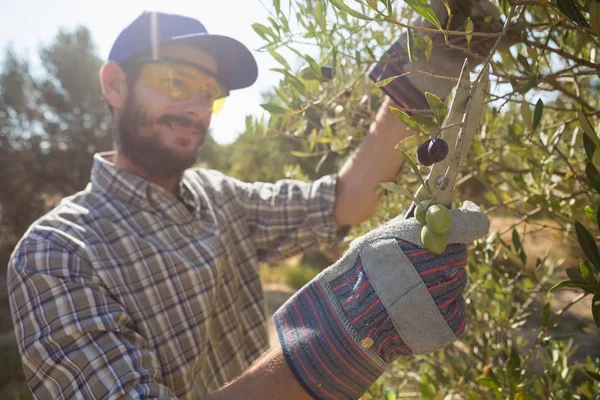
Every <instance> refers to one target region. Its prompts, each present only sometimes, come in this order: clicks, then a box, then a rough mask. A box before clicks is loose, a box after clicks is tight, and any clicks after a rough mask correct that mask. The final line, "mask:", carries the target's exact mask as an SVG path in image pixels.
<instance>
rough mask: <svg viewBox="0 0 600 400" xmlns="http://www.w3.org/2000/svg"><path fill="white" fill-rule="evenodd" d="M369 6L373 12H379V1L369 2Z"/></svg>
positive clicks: (370, 0)
mask: <svg viewBox="0 0 600 400" xmlns="http://www.w3.org/2000/svg"><path fill="white" fill-rule="evenodd" d="M367 4H368V5H369V7H371V8H372V9H373V10H375V11H377V0H367Z"/></svg>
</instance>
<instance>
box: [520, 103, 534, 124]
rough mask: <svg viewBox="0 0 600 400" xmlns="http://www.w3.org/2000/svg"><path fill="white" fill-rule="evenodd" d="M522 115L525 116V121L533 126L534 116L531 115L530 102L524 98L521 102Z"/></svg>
mask: <svg viewBox="0 0 600 400" xmlns="http://www.w3.org/2000/svg"><path fill="white" fill-rule="evenodd" d="M521 117H522V118H523V123H524V124H525V126H526V127H527V128H529V129H532V128H533V116H532V115H531V108H530V107H529V103H527V101H526V100H525V98H523V101H522V102H521Z"/></svg>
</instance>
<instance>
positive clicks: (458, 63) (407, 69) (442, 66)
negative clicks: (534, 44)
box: [369, 0, 523, 109]
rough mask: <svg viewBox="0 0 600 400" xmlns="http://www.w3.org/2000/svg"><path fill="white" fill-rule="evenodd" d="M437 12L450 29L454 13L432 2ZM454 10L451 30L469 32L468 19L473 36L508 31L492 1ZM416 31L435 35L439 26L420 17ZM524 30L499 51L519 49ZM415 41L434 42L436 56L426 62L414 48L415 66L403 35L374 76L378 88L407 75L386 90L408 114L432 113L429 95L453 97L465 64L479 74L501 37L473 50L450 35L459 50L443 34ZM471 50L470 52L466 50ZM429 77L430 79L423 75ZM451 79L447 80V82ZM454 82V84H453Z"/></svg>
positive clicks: (454, 4) (453, 5)
mask: <svg viewBox="0 0 600 400" xmlns="http://www.w3.org/2000/svg"><path fill="white" fill-rule="evenodd" d="M428 2H429V3H430V5H431V8H432V10H433V12H434V13H435V15H436V17H437V19H438V20H439V22H440V24H441V26H442V27H444V28H446V26H447V23H448V11H447V10H446V6H445V5H444V2H442V1H441V0H429V1H428ZM446 2H447V4H448V6H449V7H450V9H451V10H452V16H453V18H452V20H451V22H450V30H452V31H464V30H465V22H466V19H467V18H471V20H472V22H473V31H474V32H478V33H500V32H501V31H502V28H503V24H504V23H503V22H502V19H501V15H500V12H499V11H498V7H496V5H495V4H493V3H492V2H491V1H490V0H447V1H446ZM410 25H411V26H414V27H417V28H430V29H435V26H434V25H433V24H431V23H430V22H428V21H427V20H426V19H425V18H423V17H421V16H418V15H417V16H416V17H415V18H414V19H413V20H412V21H411V22H410ZM522 29H523V27H522V25H520V24H518V23H514V24H511V25H510V28H509V29H508V32H507V35H505V36H504V37H503V38H502V39H501V42H500V43H499V46H498V50H501V49H506V48H508V47H510V46H511V45H513V44H514V43H516V42H517V41H518V39H519V37H520V35H521V31H522ZM413 34H414V35H415V36H421V37H424V36H428V37H429V38H430V39H431V46H432V48H431V52H430V55H429V60H428V61H427V62H426V57H425V54H424V53H423V52H422V51H420V50H419V47H418V46H414V50H413V54H414V55H415V57H416V59H415V60H413V62H409V58H408V55H407V53H406V52H405V50H404V49H405V48H407V45H406V40H407V37H406V34H403V35H402V36H401V37H400V39H399V40H397V41H396V42H395V43H394V44H393V45H392V46H391V47H390V48H389V49H388V50H387V51H386V52H385V53H384V55H383V56H382V57H381V59H380V60H379V62H378V63H377V64H376V65H375V66H374V68H373V69H372V70H371V72H370V73H369V77H370V78H371V80H373V81H375V82H379V81H382V80H384V79H387V78H390V77H393V76H398V75H402V74H405V73H406V75H403V76H402V77H400V78H397V79H395V80H393V81H392V82H391V83H389V84H388V85H386V86H383V87H382V88H381V90H382V91H383V92H384V93H385V94H387V95H388V96H389V97H390V98H391V99H392V100H394V102H396V103H397V104H398V105H400V106H401V107H403V108H407V109H428V108H429V106H428V105H427V102H426V100H425V97H424V93H425V92H431V93H433V94H435V95H437V96H438V97H439V98H441V99H442V100H443V99H444V98H445V97H446V96H448V94H449V93H450V91H451V90H452V88H453V87H454V86H455V85H456V79H457V78H458V77H459V75H460V72H461V70H462V66H463V63H464V61H465V58H468V59H469V67H470V68H471V69H473V68H475V67H476V66H477V65H478V64H481V63H482V62H483V60H484V59H485V57H486V56H487V55H488V54H489V52H490V50H491V49H492V48H493V47H494V44H495V43H496V39H497V37H481V36H475V37H473V38H472V39H471V41H470V43H469V45H467V40H466V36H459V35H450V36H449V39H448V40H449V42H450V43H451V44H452V45H453V46H454V47H449V46H448V45H447V44H446V38H445V37H444V35H443V34H442V33H431V32H422V31H417V30H415V31H413ZM467 48H468V49H469V51H468V52H465V51H464V50H461V49H467ZM423 72H426V73H423ZM441 77H446V78H441ZM448 78H450V79H448Z"/></svg>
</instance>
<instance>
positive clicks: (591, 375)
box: [585, 370, 600, 382]
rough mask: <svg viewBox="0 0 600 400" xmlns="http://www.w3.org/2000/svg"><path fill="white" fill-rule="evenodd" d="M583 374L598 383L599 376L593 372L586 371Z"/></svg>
mask: <svg viewBox="0 0 600 400" xmlns="http://www.w3.org/2000/svg"><path fill="white" fill-rule="evenodd" d="M585 373H586V374H587V375H588V376H589V377H590V378H592V379H594V380H596V381H598V382H600V374H599V373H597V372H594V371H590V370H586V371H585Z"/></svg>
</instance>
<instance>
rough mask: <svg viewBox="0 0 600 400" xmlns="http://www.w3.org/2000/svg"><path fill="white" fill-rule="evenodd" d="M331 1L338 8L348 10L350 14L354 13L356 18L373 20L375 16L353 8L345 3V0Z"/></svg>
mask: <svg viewBox="0 0 600 400" xmlns="http://www.w3.org/2000/svg"><path fill="white" fill-rule="evenodd" d="M329 2H330V3H331V5H332V6H334V7H335V8H338V9H340V10H342V11H345V12H347V13H348V14H350V15H352V16H353V17H354V18H358V19H362V20H365V21H373V18H371V17H367V16H366V15H363V14H361V13H359V12H358V11H355V10H353V9H352V8H350V7H348V6H347V5H346V4H344V1H343V0H329Z"/></svg>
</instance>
